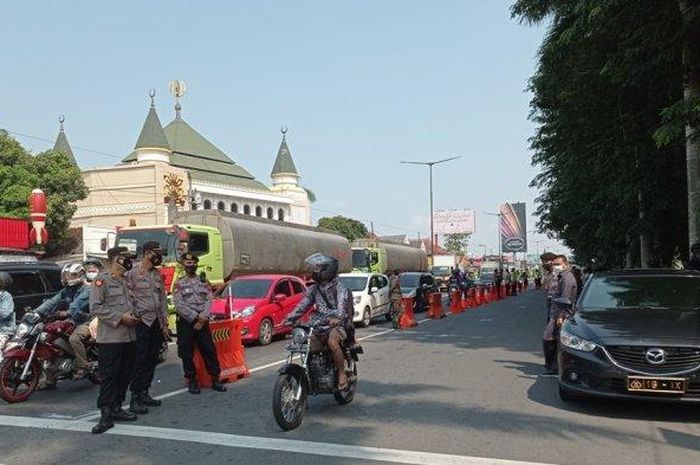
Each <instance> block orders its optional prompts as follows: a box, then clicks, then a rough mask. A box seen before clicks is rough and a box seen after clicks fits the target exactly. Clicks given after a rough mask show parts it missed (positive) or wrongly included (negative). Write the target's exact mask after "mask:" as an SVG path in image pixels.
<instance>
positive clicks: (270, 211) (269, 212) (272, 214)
mask: <svg viewBox="0 0 700 465" xmlns="http://www.w3.org/2000/svg"><path fill="white" fill-rule="evenodd" d="M267 218H268V219H270V220H272V219H274V218H275V211H274V210H273V209H272V207H267Z"/></svg>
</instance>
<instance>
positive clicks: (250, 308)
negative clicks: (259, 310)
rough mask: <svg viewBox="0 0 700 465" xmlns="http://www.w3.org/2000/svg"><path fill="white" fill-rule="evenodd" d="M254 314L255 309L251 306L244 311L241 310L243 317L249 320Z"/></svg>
mask: <svg viewBox="0 0 700 465" xmlns="http://www.w3.org/2000/svg"><path fill="white" fill-rule="evenodd" d="M253 313H255V307H254V306H253V305H251V306H250V307H246V308H244V309H243V310H241V317H243V318H248V317H249V316H251V315H252V314H253Z"/></svg>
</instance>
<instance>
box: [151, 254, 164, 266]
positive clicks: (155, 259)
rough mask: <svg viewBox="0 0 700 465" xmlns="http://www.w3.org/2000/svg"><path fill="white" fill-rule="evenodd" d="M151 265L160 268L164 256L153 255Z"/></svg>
mask: <svg viewBox="0 0 700 465" xmlns="http://www.w3.org/2000/svg"><path fill="white" fill-rule="evenodd" d="M149 260H150V262H151V265H153V266H160V265H161V263H163V256H162V255H161V254H155V255H151V257H150V258H149Z"/></svg>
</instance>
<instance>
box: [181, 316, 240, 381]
mask: <svg viewBox="0 0 700 465" xmlns="http://www.w3.org/2000/svg"><path fill="white" fill-rule="evenodd" d="M242 328H243V322H242V321H241V320H240V319H233V320H220V321H212V322H210V323H209V329H210V330H211V337H212V339H213V340H214V347H216V357H217V358H218V360H219V366H220V367H221V374H220V375H219V378H220V380H221V382H222V383H233V382H234V381H237V380H239V379H241V378H245V377H247V376H249V375H250V372H249V371H248V367H247V366H246V364H245V353H244V351H243V343H242V341H241V329H242ZM194 366H195V368H196V369H197V381H198V382H199V385H200V386H202V387H209V386H211V376H210V375H209V373H208V372H207V368H206V365H204V360H203V359H202V354H200V353H199V350H198V349H197V345H196V344H195V350H194Z"/></svg>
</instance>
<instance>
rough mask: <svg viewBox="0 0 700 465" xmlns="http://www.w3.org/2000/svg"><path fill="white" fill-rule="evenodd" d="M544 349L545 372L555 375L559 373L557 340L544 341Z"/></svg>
mask: <svg viewBox="0 0 700 465" xmlns="http://www.w3.org/2000/svg"><path fill="white" fill-rule="evenodd" d="M542 350H543V352H544V369H545V372H544V374H545V375H555V374H556V373H557V370H556V363H557V342H556V341H542Z"/></svg>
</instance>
